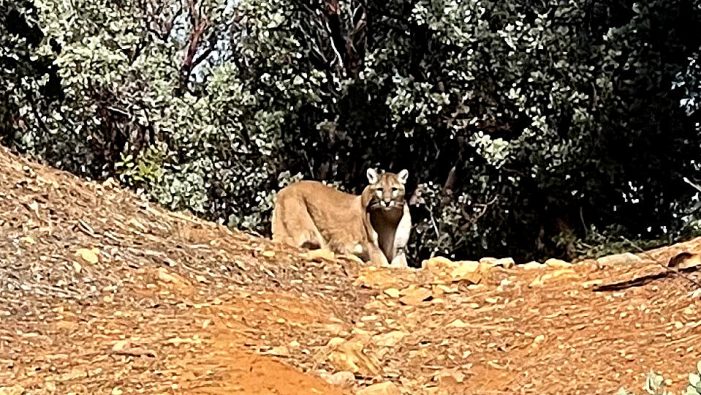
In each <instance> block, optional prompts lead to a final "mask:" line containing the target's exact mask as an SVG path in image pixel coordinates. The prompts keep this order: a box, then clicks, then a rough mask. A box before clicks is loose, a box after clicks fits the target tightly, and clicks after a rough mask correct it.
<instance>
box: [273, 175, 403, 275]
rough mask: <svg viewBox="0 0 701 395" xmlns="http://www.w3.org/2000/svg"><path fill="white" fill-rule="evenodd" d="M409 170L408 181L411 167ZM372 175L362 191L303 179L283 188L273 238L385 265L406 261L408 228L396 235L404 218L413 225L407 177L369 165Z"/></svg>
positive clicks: (277, 203)
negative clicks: (406, 192) (351, 191)
mask: <svg viewBox="0 0 701 395" xmlns="http://www.w3.org/2000/svg"><path fill="white" fill-rule="evenodd" d="M403 175H404V178H403V180H404V181H406V172H404V173H403ZM371 176H372V177H374V178H372V177H371ZM368 179H369V180H370V181H371V182H370V184H369V185H368V186H367V187H366V188H365V189H364V190H363V193H362V194H361V195H360V196H357V195H352V194H349V193H345V192H342V191H339V190H337V189H335V188H333V187H330V186H327V185H324V184H322V183H320V182H318V181H299V182H296V183H293V184H291V185H288V186H287V187H285V188H283V189H281V190H280V191H279V192H278V195H277V199H276V201H275V208H274V210H273V217H272V232H273V240H276V241H280V242H283V243H286V244H288V245H291V246H295V247H302V248H310V249H314V248H326V249H329V250H331V251H333V252H335V253H338V254H345V255H351V254H352V255H356V256H358V257H360V258H361V259H362V260H363V261H372V262H375V263H379V264H381V265H388V264H389V263H390V262H392V263H393V265H397V266H406V259H405V258H404V254H403V248H404V247H405V246H406V241H407V240H408V231H402V234H401V235H400V237H395V234H394V232H395V231H396V228H397V225H398V224H399V223H400V222H401V223H402V224H403V226H404V227H406V225H407V220H408V226H409V228H410V227H411V221H410V219H408V217H406V216H403V215H402V214H403V213H404V212H406V213H408V207H407V206H406V205H405V204H404V185H403V183H401V182H400V181H401V178H400V177H398V175H397V174H394V173H382V174H377V173H376V172H375V171H374V170H373V169H369V170H368ZM373 181H374V182H373ZM392 188H395V190H394V191H393V189H392ZM402 229H404V228H402ZM376 230H377V231H376ZM395 243H396V244H397V246H395ZM398 250H399V253H398ZM393 260H394V261H395V262H393Z"/></svg>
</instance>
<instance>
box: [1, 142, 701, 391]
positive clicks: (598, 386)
mask: <svg viewBox="0 0 701 395" xmlns="http://www.w3.org/2000/svg"><path fill="white" fill-rule="evenodd" d="M699 249H701V242H700V241H699V240H698V239H697V240H692V241H690V242H688V243H684V244H682V245H677V246H674V247H670V248H666V249H660V250H656V251H653V252H651V253H650V254H645V255H641V257H642V258H644V259H640V257H638V258H636V259H632V258H630V257H629V258H630V259H629V260H631V259H632V260H633V261H634V262H632V263H628V264H625V265H623V264H616V265H609V264H605V262H603V261H602V262H585V263H582V264H578V265H575V266H573V267H567V268H554V267H548V268H543V269H536V270H524V269H521V268H516V269H503V268H498V267H497V268H493V269H491V270H488V271H482V272H476V273H473V274H469V273H468V274H465V273H463V274H464V276H463V274H460V273H457V274H456V273H455V272H453V273H449V272H450V270H448V271H446V270H443V271H441V270H442V269H441V263H440V262H439V263H437V264H436V265H434V266H430V268H431V270H428V269H427V270H408V271H398V270H394V271H392V270H389V269H377V268H373V267H361V266H359V265H357V264H356V263H355V262H353V261H350V260H344V259H340V260H325V259H316V258H314V259H312V258H310V257H309V256H307V257H304V256H302V255H300V253H299V252H300V251H297V250H293V249H290V248H286V247H283V246H278V245H275V244H273V243H271V242H269V241H267V240H263V239H259V238H254V237H251V236H248V235H245V234H242V233H238V232H231V231H229V230H227V229H225V228H224V227H221V226H217V225H214V224H211V223H207V222H205V221H200V220H197V219H194V218H193V217H191V216H189V215H181V214H177V213H169V212H166V211H165V210H162V209H160V208H158V207H156V206H155V205H153V204H149V203H147V202H144V201H141V200H139V199H138V198H136V197H135V196H134V195H133V194H131V193H129V192H125V191H123V190H120V189H118V188H114V187H112V186H110V185H109V184H97V183H87V182H84V181H81V180H79V179H78V178H76V177H74V176H72V175H70V174H66V173H63V172H58V171H55V170H52V169H47V168H44V167H42V166H38V165H36V164H33V163H30V162H28V161H26V160H25V159H22V158H19V157H17V156H15V155H12V154H10V153H8V152H7V150H5V149H3V148H0V257H2V258H1V259H2V263H0V320H1V322H2V325H0V387H3V386H5V387H6V388H5V389H4V391H5V392H4V393H13V392H11V391H16V393H22V392H23V391H24V393H27V394H43V393H57V394H65V393H70V392H73V393H80V394H97V393H111V394H122V393H159V394H160V393H187V394H230V393H241V394H244V393H245V394H342V393H347V394H349V393H352V392H353V391H355V390H358V389H360V388H362V387H365V386H368V385H370V384H372V383H376V382H388V381H391V382H393V383H394V384H396V386H397V387H398V388H400V390H401V393H404V394H422V393H471V394H498V393H553V394H555V393H571V394H575V393H581V394H597V393H601V394H607V393H613V392H614V391H615V390H617V389H618V388H619V387H620V386H621V385H625V386H627V387H628V388H629V389H633V390H636V391H638V389H639V388H640V386H641V385H642V383H643V378H644V374H645V372H646V371H648V370H650V369H654V370H656V371H658V372H661V373H663V374H665V376H666V377H668V378H670V379H671V380H672V388H673V389H677V390H678V389H680V388H682V386H683V384H684V380H685V379H686V376H687V374H688V372H689V371H690V370H691V368H692V367H693V366H694V365H695V362H696V360H697V359H699V357H701V350H700V349H701V343H700V342H699V339H700V337H701V330H700V329H699V325H701V319H700V318H699V310H700V309H701V303H700V302H699V301H698V300H696V299H693V298H691V297H689V291H691V290H693V284H692V283H691V282H690V281H688V280H687V279H684V278H680V277H672V278H668V279H661V280H656V281H653V282H651V283H649V284H646V285H644V286H641V287H634V288H630V289H625V290H620V291H615V292H593V291H592V289H591V286H590V285H591V283H592V280H603V281H608V280H610V279H612V278H616V277H619V276H622V275H625V274H626V273H630V272H635V271H646V270H650V268H653V267H656V263H655V262H654V261H653V260H652V259H657V260H660V261H663V260H665V259H668V258H669V257H670V256H672V255H674V254H675V253H677V252H679V251H682V250H685V251H696V250H699ZM443 269H445V268H443ZM447 273H448V274H450V275H447ZM446 275H447V276H446ZM456 275H457V277H458V278H457V279H456ZM475 276H476V277H475ZM690 276H692V277H693V276H694V274H691V275H690ZM478 280H479V284H472V283H473V282H476V281H478ZM534 280H536V281H535V283H534ZM344 370H352V371H354V373H355V380H354V382H353V383H350V384H352V385H351V386H348V385H347V386H345V387H343V386H341V385H330V384H328V382H327V381H326V380H325V379H323V378H322V377H328V375H329V374H331V373H334V372H338V371H344ZM10 388H12V390H10ZM0 393H3V390H2V389H0Z"/></svg>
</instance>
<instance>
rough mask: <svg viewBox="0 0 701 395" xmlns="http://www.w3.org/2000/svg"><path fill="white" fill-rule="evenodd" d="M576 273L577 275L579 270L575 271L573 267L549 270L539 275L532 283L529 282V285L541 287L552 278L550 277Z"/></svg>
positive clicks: (569, 275)
mask: <svg viewBox="0 0 701 395" xmlns="http://www.w3.org/2000/svg"><path fill="white" fill-rule="evenodd" d="M576 275H577V272H575V271H574V270H573V269H558V270H555V271H552V272H548V273H545V274H543V275H542V276H539V277H537V278H536V279H535V280H533V281H532V282H531V283H530V284H528V286H529V287H540V286H542V285H543V284H544V283H545V281H547V280H550V279H553V278H556V277H573V276H576Z"/></svg>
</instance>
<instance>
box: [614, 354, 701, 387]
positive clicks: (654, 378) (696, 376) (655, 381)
mask: <svg viewBox="0 0 701 395" xmlns="http://www.w3.org/2000/svg"><path fill="white" fill-rule="evenodd" d="M666 387H667V384H666V381H665V379H664V377H662V375H660V374H657V373H655V372H654V371H650V372H648V374H647V375H646V377H645V385H644V386H643V390H644V391H645V393H647V394H649V395H673V393H672V392H670V391H668V390H667V389H666ZM617 394H618V395H634V393H633V392H630V391H628V390H627V389H625V388H620V389H619V390H618V392H617ZM700 394H701V361H699V362H698V363H697V364H696V371H695V372H693V373H689V382H688V384H687V387H686V389H685V390H684V392H682V395H700Z"/></svg>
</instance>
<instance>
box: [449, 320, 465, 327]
mask: <svg viewBox="0 0 701 395" xmlns="http://www.w3.org/2000/svg"><path fill="white" fill-rule="evenodd" d="M468 326H470V325H469V324H468V323H467V322H465V321H463V320H461V319H457V320H455V321H453V322H451V323H450V324H448V327H449V328H467V327H468Z"/></svg>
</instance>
